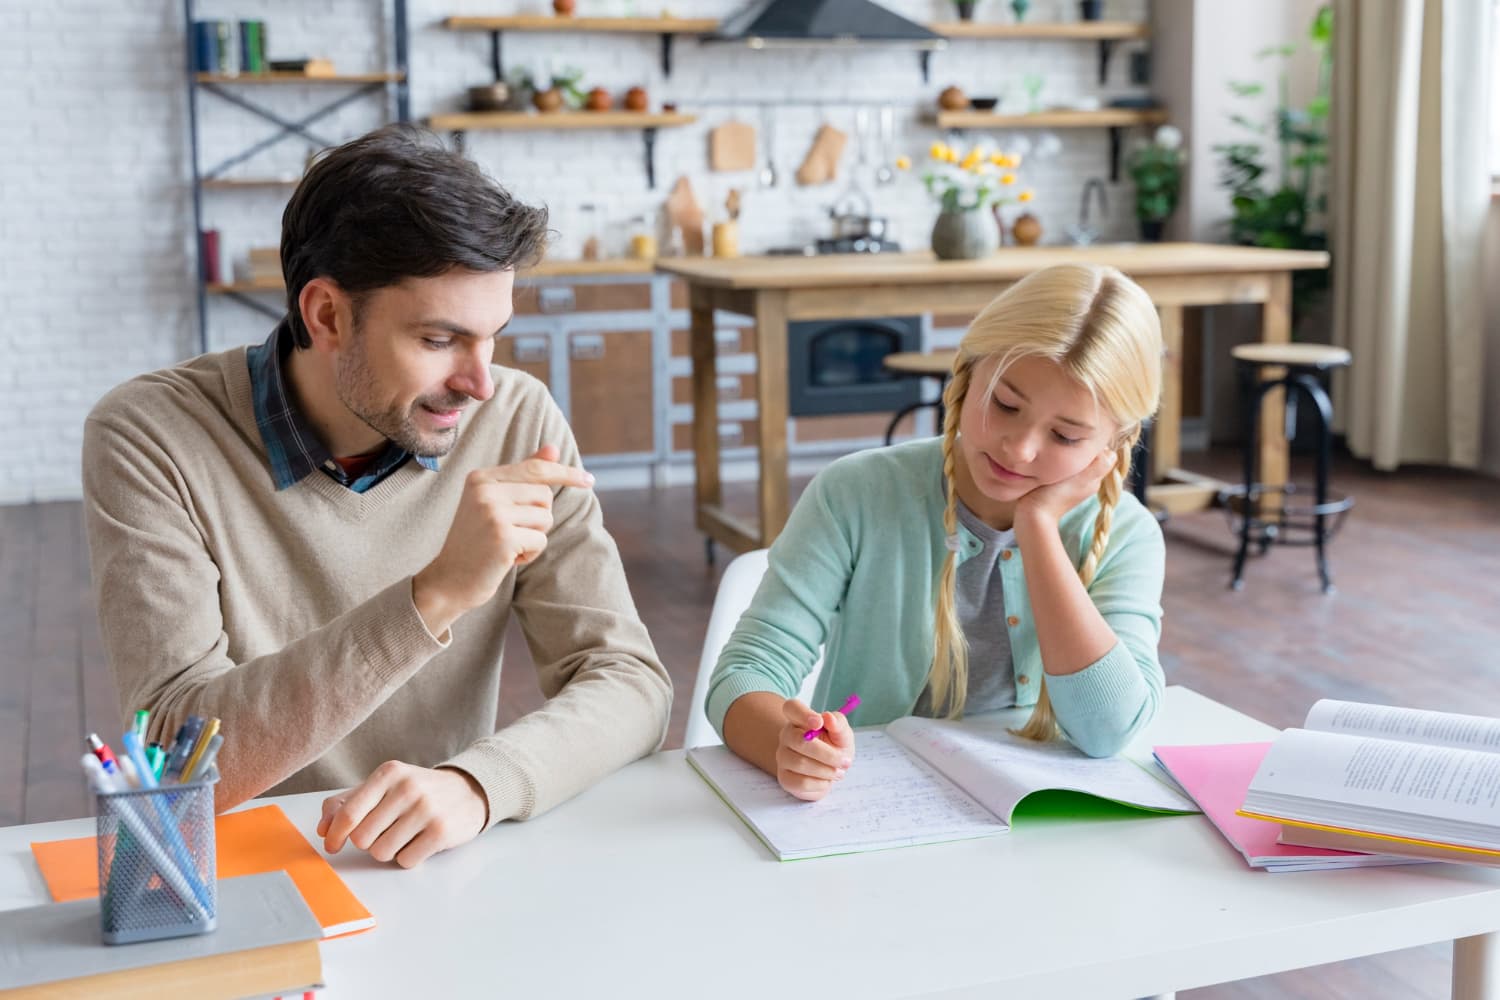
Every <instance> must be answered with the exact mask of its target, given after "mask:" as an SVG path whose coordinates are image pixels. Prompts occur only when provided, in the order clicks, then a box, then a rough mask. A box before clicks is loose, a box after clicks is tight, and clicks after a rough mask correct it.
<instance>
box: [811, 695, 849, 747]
mask: <svg viewBox="0 0 1500 1000" xmlns="http://www.w3.org/2000/svg"><path fill="white" fill-rule="evenodd" d="M858 707H859V695H857V694H851V695H850V696H849V700H848V701H846V702H844V707H842V708H840V709H839V712H840V713H841V714H843V715H848V714H849V713H850V712H852V711H854V710H855V709H856V708H858ZM822 734H823V727H822V726H819V727H818V728H817V729H809V730H808V731H807V732H805V733H803V734H802V742H804V743H810V742H812V741H813V740H815V739H817V738H818V737H819V736H821V735H822Z"/></svg>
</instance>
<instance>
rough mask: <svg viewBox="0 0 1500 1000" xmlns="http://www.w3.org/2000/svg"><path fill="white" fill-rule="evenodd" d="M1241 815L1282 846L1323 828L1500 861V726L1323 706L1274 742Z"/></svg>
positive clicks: (1468, 718)
mask: <svg viewBox="0 0 1500 1000" xmlns="http://www.w3.org/2000/svg"><path fill="white" fill-rule="evenodd" d="M1240 815H1242V816H1248V817H1251V818H1254V819H1264V820H1270V821H1272V822H1276V823H1280V824H1281V825H1282V838H1283V839H1286V838H1287V837H1288V836H1295V837H1297V838H1298V839H1299V840H1300V839H1303V838H1302V834H1301V830H1302V829H1303V828H1306V829H1309V830H1315V829H1324V830H1327V831H1329V832H1331V833H1338V834H1342V835H1354V836H1358V837H1360V838H1362V840H1363V841H1365V842H1367V843H1370V844H1371V847H1369V848H1364V849H1372V848H1373V849H1378V850H1381V851H1387V852H1390V853H1398V847H1399V845H1400V843H1401V842H1415V843H1416V844H1417V845H1427V846H1430V847H1438V848H1447V849H1449V851H1450V853H1455V854H1460V855H1462V854H1472V855H1474V856H1475V859H1478V858H1482V857H1486V856H1487V855H1486V854H1485V852H1495V853H1497V854H1500V720H1497V719H1486V718H1481V717H1479V716H1473V715H1458V714H1454V713H1449V712H1433V711H1425V710H1422V709H1414V708H1398V707H1394V706H1387V705H1366V704H1360V703H1356V702H1344V701H1332V700H1328V699H1325V700H1323V701H1319V702H1318V703H1317V704H1316V705H1314V706H1313V707H1312V709H1311V711H1309V712H1308V714H1307V719H1306V721H1305V723H1304V726H1303V728H1301V729H1288V730H1287V731H1286V732H1284V733H1282V734H1281V735H1280V736H1278V737H1277V738H1276V739H1275V741H1274V742H1273V743H1272V744H1271V749H1270V751H1269V752H1268V753H1267V754H1266V756H1265V759H1264V760H1263V761H1262V762H1261V765H1260V767H1259V769H1258V770H1257V771H1256V773H1255V778H1254V779H1253V780H1252V781H1251V783H1250V787H1249V789H1248V790H1247V791H1246V793H1245V801H1244V805H1243V806H1242V807H1241V809H1240ZM1294 828H1295V829H1296V830H1297V833H1295V834H1293V833H1291V831H1292V830H1293V829H1294ZM1309 839H1314V840H1317V841H1318V842H1319V844H1318V846H1321V845H1322V844H1323V843H1326V842H1328V840H1327V838H1326V837H1322V836H1319V835H1312V836H1311V837H1310V838H1309ZM1347 842H1348V841H1347V840H1343V841H1340V843H1347ZM1377 842H1378V845H1379V846H1378V847H1376V846H1375V844H1376V843H1377Z"/></svg>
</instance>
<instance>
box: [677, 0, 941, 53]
mask: <svg viewBox="0 0 1500 1000" xmlns="http://www.w3.org/2000/svg"><path fill="white" fill-rule="evenodd" d="M703 40H704V41H710V42H740V43H743V44H747V45H749V46H750V47H751V48H757V49H759V48H767V47H769V46H794V45H795V46H817V45H858V44H888V45H901V46H905V47H910V48H920V49H940V48H943V47H944V46H945V45H946V44H947V40H946V39H944V38H943V36H942V35H939V34H938V33H937V32H935V31H930V30H928V29H927V28H926V27H925V26H923V25H920V24H918V23H917V22H915V21H909V20H907V19H906V18H904V17H902V16H901V15H900V14H897V13H895V12H894V11H890V10H886V9H885V8H884V7H882V6H880V5H879V4H877V3H872V2H871V0H753V2H752V3H751V4H750V5H749V6H748V7H746V8H745V9H744V10H741V11H740V12H739V13H737V14H733V15H731V16H730V17H727V18H725V19H724V21H723V22H722V23H720V25H719V28H718V30H717V31H715V32H713V33H712V34H709V35H705V36H703Z"/></svg>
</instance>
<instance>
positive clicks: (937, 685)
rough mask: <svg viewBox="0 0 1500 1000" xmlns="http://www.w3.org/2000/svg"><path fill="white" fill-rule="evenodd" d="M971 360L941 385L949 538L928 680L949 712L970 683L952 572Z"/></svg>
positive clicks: (937, 706)
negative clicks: (962, 427) (960, 439)
mask: <svg viewBox="0 0 1500 1000" xmlns="http://www.w3.org/2000/svg"><path fill="white" fill-rule="evenodd" d="M972 367H973V366H972V362H970V361H968V360H966V359H963V358H960V359H959V360H957V361H956V362H955V363H954V371H953V377H952V378H951V379H949V380H948V385H947V387H946V388H945V389H944V390H943V408H944V413H945V417H944V420H943V480H944V481H945V482H946V483H947V486H948V490H947V494H948V497H947V503H946V505H945V506H944V508H943V534H944V535H945V536H946V537H947V538H948V539H949V540H950V542H949V545H948V554H947V556H946V557H945V558H944V559H943V571H942V573H941V574H940V575H939V576H938V587H937V614H936V616H935V621H934V622H933V628H932V634H933V643H932V645H933V651H932V667H931V669H930V670H929V672H928V683H929V684H931V686H932V710H933V714H934V715H936V714H937V713H938V712H939V711H940V710H941V709H942V707H943V706H944V705H945V704H946V705H947V708H948V712H947V714H948V718H950V719H956V718H958V717H959V716H960V715H962V714H963V710H964V697H965V696H966V695H967V694H968V689H969V643H968V640H967V639H965V638H964V633H963V628H962V626H961V625H960V624H959V621H958V607H957V603H956V601H955V599H954V595H953V590H954V578H955V577H956V575H957V572H958V553H957V552H956V551H954V548H953V545H952V542H951V540H952V539H955V538H957V537H958V483H957V481H956V480H955V479H954V473H955V470H956V468H957V466H958V447H957V446H958V420H959V412H960V411H961V410H962V409H963V403H964V394H965V393H967V392H968V390H969V373H970V371H971V370H972Z"/></svg>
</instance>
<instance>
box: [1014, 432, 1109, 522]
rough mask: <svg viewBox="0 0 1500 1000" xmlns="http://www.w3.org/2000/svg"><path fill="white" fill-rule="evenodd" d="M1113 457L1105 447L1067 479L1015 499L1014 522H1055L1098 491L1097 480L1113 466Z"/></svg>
mask: <svg viewBox="0 0 1500 1000" xmlns="http://www.w3.org/2000/svg"><path fill="white" fill-rule="evenodd" d="M1115 461H1116V455H1115V452H1114V451H1113V450H1112V449H1109V448H1106V449H1105V450H1103V451H1101V452H1100V453H1099V454H1098V455H1096V456H1095V457H1094V460H1093V461H1092V462H1090V463H1089V464H1088V465H1085V466H1084V467H1083V469H1082V470H1080V471H1078V472H1075V473H1074V474H1073V475H1071V476H1069V477H1068V478H1067V479H1064V480H1061V481H1060V482H1056V483H1052V484H1051V485H1049V486H1038V487H1037V488H1036V489H1034V490H1032V491H1031V492H1030V493H1027V494H1026V495H1024V496H1022V497H1021V498H1020V499H1019V500H1017V501H1016V522H1017V523H1018V524H1019V523H1020V521H1021V520H1022V519H1023V518H1030V519H1041V520H1045V521H1047V522H1048V523H1050V524H1056V523H1057V522H1058V521H1060V520H1061V519H1062V516H1063V515H1064V514H1066V513H1067V512H1068V511H1070V510H1072V509H1073V508H1074V507H1077V506H1078V505H1079V504H1081V503H1083V502H1084V501H1085V500H1087V499H1088V498H1089V497H1091V496H1093V495H1094V494H1095V493H1098V492H1099V484H1100V483H1102V482H1103V481H1104V477H1105V476H1107V475H1109V473H1110V472H1111V471H1112V470H1113V469H1114V467H1115Z"/></svg>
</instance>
